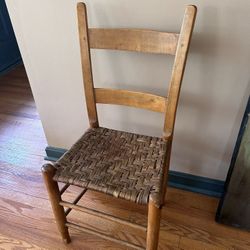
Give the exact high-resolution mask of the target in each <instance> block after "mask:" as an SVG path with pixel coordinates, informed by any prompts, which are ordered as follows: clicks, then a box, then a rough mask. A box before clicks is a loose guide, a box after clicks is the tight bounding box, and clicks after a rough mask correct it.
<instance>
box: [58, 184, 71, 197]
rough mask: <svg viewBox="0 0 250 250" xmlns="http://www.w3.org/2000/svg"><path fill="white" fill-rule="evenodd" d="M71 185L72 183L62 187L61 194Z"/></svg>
mask: <svg viewBox="0 0 250 250" xmlns="http://www.w3.org/2000/svg"><path fill="white" fill-rule="evenodd" d="M69 186H70V184H65V185H64V186H63V187H62V189H61V190H60V195H62V194H63V193H64V192H65V191H66V190H67V188H68V187H69Z"/></svg>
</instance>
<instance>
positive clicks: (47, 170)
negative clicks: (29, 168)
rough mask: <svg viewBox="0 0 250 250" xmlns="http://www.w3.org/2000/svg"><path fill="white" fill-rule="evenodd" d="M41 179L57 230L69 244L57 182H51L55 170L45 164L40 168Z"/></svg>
mask: <svg viewBox="0 0 250 250" xmlns="http://www.w3.org/2000/svg"><path fill="white" fill-rule="evenodd" d="M42 173H43V179H44V182H45V185H46V188H47V191H48V194H49V198H50V201H51V206H52V209H53V213H54V216H55V219H56V223H57V226H58V230H59V232H60V233H61V236H62V239H63V241H64V242H65V243H69V242H70V236H69V232H68V228H67V227H66V226H65V224H66V222H67V221H66V216H65V213H64V209H63V207H62V206H61V205H60V201H61V196H60V191H59V188H58V184H57V182H55V181H53V175H54V173H55V168H54V167H53V166H52V165H51V164H46V165H44V166H43V167H42Z"/></svg>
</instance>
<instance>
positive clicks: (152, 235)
mask: <svg viewBox="0 0 250 250" xmlns="http://www.w3.org/2000/svg"><path fill="white" fill-rule="evenodd" d="M160 220H161V207H157V205H156V204H155V203H154V201H153V200H152V199H151V198H150V199H149V203H148V229H147V250H157V248H158V240H159V232H160Z"/></svg>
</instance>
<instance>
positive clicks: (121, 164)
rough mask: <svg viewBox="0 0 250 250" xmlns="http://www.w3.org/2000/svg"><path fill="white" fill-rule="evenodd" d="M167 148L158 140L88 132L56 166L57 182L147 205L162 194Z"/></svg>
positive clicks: (113, 132)
mask: <svg viewBox="0 0 250 250" xmlns="http://www.w3.org/2000/svg"><path fill="white" fill-rule="evenodd" d="M166 148H167V142H166V141H165V140H164V139H161V138H157V137H150V136H143V135H138V134H133V133H127V132H121V131H117V130H113V129H107V128H102V127H99V128H93V129H89V130H88V131H87V132H86V133H85V134H84V135H83V136H82V137H81V138H80V140H78V142H77V143H76V144H74V145H73V147H72V148H71V149H70V150H69V151H68V152H67V153H65V154H64V155H63V156H62V158H61V159H59V160H58V161H57V162H56V164H55V167H56V168H57V171H56V174H55V176H54V180H56V181H60V182H64V183H68V184H74V185H77V186H81V187H84V188H88V189H92V190H96V191H100V192H103V193H107V194H110V195H113V196H115V197H119V198H123V199H126V200H130V201H133V202H136V203H140V204H146V203H148V197H149V194H150V193H154V194H155V196H157V194H158V193H159V191H160V180H161V178H162V176H163V171H162V168H163V165H164V161H165V158H166V157H165V154H166Z"/></svg>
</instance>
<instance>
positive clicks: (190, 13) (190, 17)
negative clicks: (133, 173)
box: [163, 5, 197, 140]
mask: <svg viewBox="0 0 250 250" xmlns="http://www.w3.org/2000/svg"><path fill="white" fill-rule="evenodd" d="M196 11H197V9H196V6H194V5H188V6H187V7H186V10H185V14H184V18H183V22H182V27H181V32H180V36H179V40H178V44H177V50H176V55H175V60H174V65H173V70H172V76H171V80H170V85H169V90H168V98H167V100H168V101H167V106H166V112H165V122H164V129H163V138H165V139H170V140H172V136H173V132H174V124H175V117H176V110H177V105H178V100H179V95H180V88H181V82H182V79H183V74H184V70H185V65H186V59H187V54H188V49H189V45H190V40H191V36H192V32H193V27H194V22H195V17H196Z"/></svg>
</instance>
